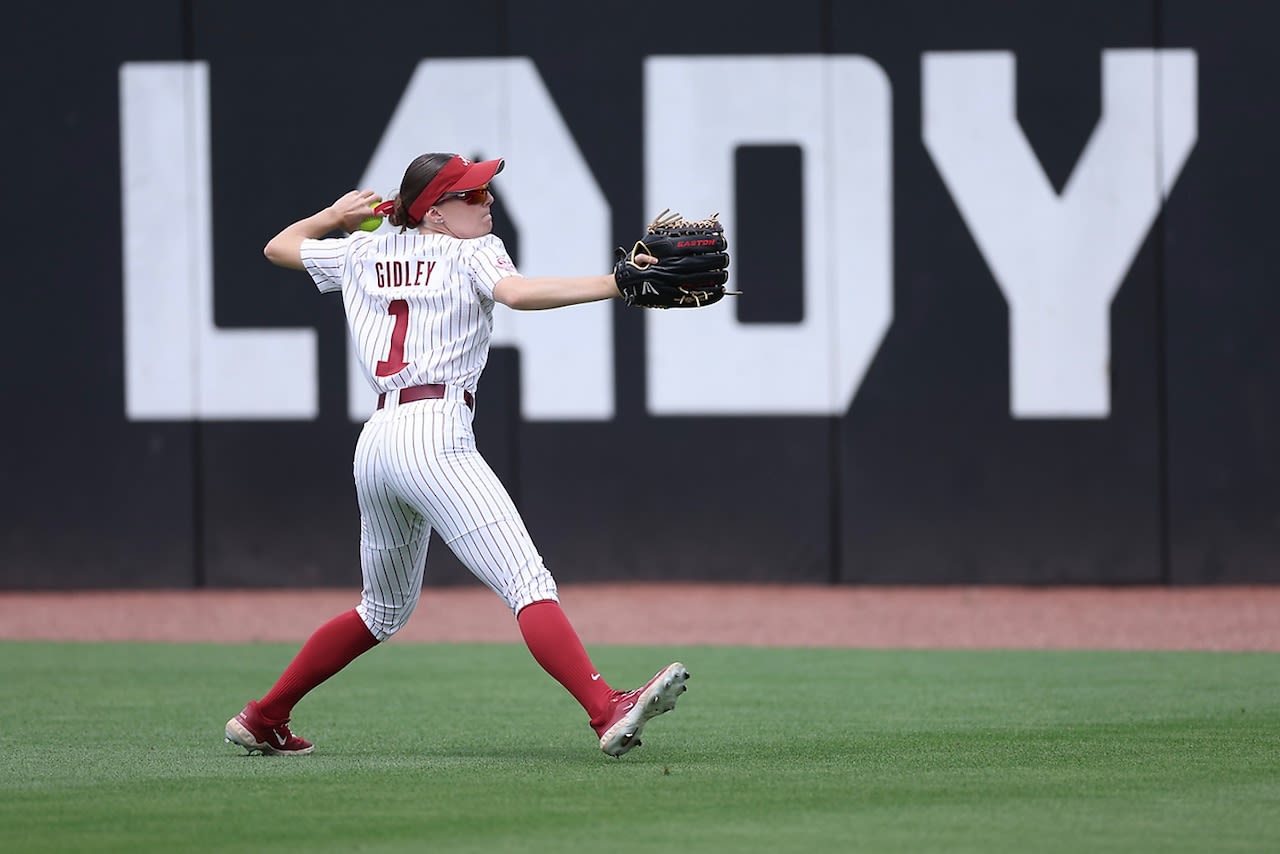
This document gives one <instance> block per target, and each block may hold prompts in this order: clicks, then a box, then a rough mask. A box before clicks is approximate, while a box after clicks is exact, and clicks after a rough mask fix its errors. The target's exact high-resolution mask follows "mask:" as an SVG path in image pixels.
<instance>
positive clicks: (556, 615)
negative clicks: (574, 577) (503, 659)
mask: <svg viewBox="0 0 1280 854" xmlns="http://www.w3.org/2000/svg"><path fill="white" fill-rule="evenodd" d="M414 406H415V408H414V410H412V413H413V414H412V417H406V416H405V415H404V414H402V416H401V418H400V419H397V422H396V423H397V429H398V430H400V431H401V436H400V440H399V441H397V442H394V443H393V444H392V446H393V447H395V448H396V449H397V452H398V453H399V455H400V456H399V458H398V459H397V460H395V461H394V464H393V465H392V466H391V469H392V470H394V471H396V472H398V473H399V476H400V477H402V478H403V482H400V483H397V485H396V486H397V492H398V493H399V494H400V495H403V496H404V497H405V499H406V500H408V501H412V502H414V503H415V507H416V509H417V510H418V512H420V513H422V514H423V516H425V517H426V518H427V520H428V521H429V522H430V524H431V525H432V526H433V527H434V528H435V529H436V530H437V531H438V532H439V534H440V537H441V539H443V540H444V541H445V543H446V544H447V545H448V546H449V548H450V549H451V550H452V551H453V553H454V554H455V555H457V556H458V559H459V560H460V561H462V563H463V564H464V565H465V566H466V567H467V569H469V570H470V571H471V572H472V574H474V575H475V576H476V578H478V579H479V580H480V581H482V582H484V584H485V585H487V586H488V587H489V588H490V589H491V590H493V591H494V592H495V593H497V594H498V595H499V596H500V597H502V599H503V601H504V602H506V603H507V607H509V608H510V609H511V611H512V613H513V614H515V615H516V619H517V622H518V624H519V626H520V631H521V634H522V636H523V638H524V641H525V644H526V646H527V647H528V648H529V652H530V654H531V655H532V656H533V658H534V660H536V661H537V662H538V664H540V665H541V666H542V668H543V669H544V670H546V671H547V673H548V674H550V675H551V677H552V678H554V679H555V680H556V681H557V682H559V683H560V684H561V685H563V686H564V687H565V689H566V690H567V691H568V692H569V693H570V694H572V695H573V697H574V699H576V700H577V701H578V702H579V703H580V704H581V705H582V707H583V708H584V709H585V710H586V712H587V714H588V715H589V716H590V717H591V718H592V719H593V721H594V720H596V719H601V718H603V717H606V716H607V715H608V712H609V710H610V708H611V706H610V700H611V699H612V697H614V696H615V695H616V694H617V693H618V692H615V691H613V690H612V689H611V688H610V687H609V684H608V683H607V682H606V681H605V679H603V678H602V677H601V675H600V672H599V671H598V670H596V668H595V666H594V665H593V664H592V662H591V658H590V657H589V656H588V655H587V651H586V649H585V648H584V647H583V645H582V641H581V639H580V638H579V637H578V633H577V632H576V631H575V630H574V628H573V626H572V624H570V622H569V619H568V618H567V617H566V616H565V614H564V611H563V610H562V609H561V607H560V602H559V595H558V593H557V591H556V583H555V579H554V578H552V576H551V573H550V572H548V571H547V568H546V566H545V565H544V564H543V561H542V555H540V554H539V553H538V550H537V549H536V548H535V547H534V544H533V540H532V538H530V536H529V532H528V530H527V529H526V528H525V524H524V520H523V519H522V518H521V517H520V513H519V511H517V509H516V507H515V504H514V503H513V502H512V500H511V496H510V495H509V494H508V493H507V490H506V487H504V486H503V485H502V482H501V481H500V480H499V479H498V477H497V475H496V474H495V473H494V472H493V469H492V468H490V467H489V464H488V463H487V462H485V460H484V458H483V457H481V455H480V453H479V451H478V450H477V448H476V445H475V436H474V434H473V433H472V430H471V413H470V411H469V410H467V409H466V408H465V407H463V406H461V405H460V404H458V403H443V402H441V403H437V402H435V401H428V402H425V403H421V404H415V405H414Z"/></svg>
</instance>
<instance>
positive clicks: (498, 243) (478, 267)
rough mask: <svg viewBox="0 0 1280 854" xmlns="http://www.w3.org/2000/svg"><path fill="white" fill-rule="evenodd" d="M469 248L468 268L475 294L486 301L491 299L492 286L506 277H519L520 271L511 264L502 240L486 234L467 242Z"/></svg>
mask: <svg viewBox="0 0 1280 854" xmlns="http://www.w3.org/2000/svg"><path fill="white" fill-rule="evenodd" d="M467 243H468V244H470V246H471V250H472V253H471V257H470V259H469V261H468V267H469V269H470V271H471V279H472V281H473V282H474V283H475V286H476V293H478V294H480V295H481V296H483V297H484V298H485V299H487V300H492V299H493V286H494V285H496V284H498V282H500V281H502V280H503V279H505V278H507V277H508V276H519V275H520V271H519V270H517V269H516V265H515V264H514V263H512V261H511V256H510V255H508V254H507V247H506V246H505V245H504V244H503V242H502V238H500V237H498V236H497V235H494V234H486V235H485V236H484V237H478V238H476V239H475V240H469V241H467Z"/></svg>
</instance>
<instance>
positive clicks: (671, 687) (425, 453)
mask: <svg viewBox="0 0 1280 854" xmlns="http://www.w3.org/2000/svg"><path fill="white" fill-rule="evenodd" d="M503 165H504V164H503V161H502V160H488V161H484V162H480V163H473V162H471V161H470V160H467V159H466V158H464V157H461V156H459V155H457V154H424V155H422V156H420V157H418V158H416V159H415V160H414V161H413V162H412V163H410V164H409V166H408V168H407V169H406V170H405V173H404V179H403V181H402V182H401V184H400V191H399V193H398V194H397V196H396V198H395V199H394V200H391V201H388V202H383V203H382V204H379V205H378V207H377V209H376V212H377V213H378V214H379V215H386V216H387V218H388V220H389V221H390V222H391V224H392V225H394V226H398V227H399V231H398V232H396V233H384V234H370V233H367V232H363V231H359V230H358V227H359V224H360V223H361V221H363V220H365V219H366V218H368V216H369V206H370V204H371V203H377V202H381V201H382V200H381V199H380V198H379V197H378V196H376V195H375V194H374V193H372V192H370V191H367V190H365V191H355V190H353V191H351V192H349V193H347V194H345V195H344V196H342V197H341V198H339V199H338V200H337V201H335V202H334V203H333V204H332V205H330V206H329V207H327V208H325V209H324V210H321V211H319V212H318V213H315V214H313V215H312V216H309V217H307V218H306V219H302V220H299V221H298V222H295V223H293V224H292V225H290V226H288V227H287V228H285V229H284V230H283V231H281V232H280V233H279V234H277V235H276V236H275V237H274V238H272V239H271V241H270V242H269V243H268V244H267V246H266V248H265V250H264V253H265V254H266V256H267V259H268V260H269V261H271V263H273V264H276V265H278V266H281V267H288V268H291V269H296V270H305V271H306V272H307V273H309V274H310V275H311V278H312V279H313V280H314V281H315V283H316V286H317V287H318V288H319V289H320V292H321V293H331V292H339V293H341V294H342V302H343V307H344V309H345V311H346V318H347V325H348V328H349V330H350V333H351V339H352V341H353V342H354V345H355V348H356V350H357V352H358V353H359V355H360V361H361V364H362V365H363V366H364V369H365V373H366V375H367V376H368V379H369V382H371V383H372V384H373V387H374V388H375V389H376V390H377V392H378V405H377V409H376V410H375V411H374V413H373V415H372V416H371V417H370V418H369V420H368V422H367V423H366V424H365V426H364V429H363V430H362V431H361V433H360V438H359V440H358V441H357V443H356V450H355V465H354V471H355V483H356V496H357V499H358V502H359V506H360V566H361V573H362V575H363V579H364V589H363V591H362V592H361V597H360V604H359V605H358V606H357V607H356V608H354V609H352V610H350V611H347V612H345V613H343V614H339V615H338V616H336V617H334V618H333V619H331V620H329V621H328V622H327V623H325V624H324V625H322V626H320V628H318V629H317V630H316V631H315V633H314V634H312V635H311V637H310V638H309V639H308V640H307V642H306V643H305V644H304V645H303V646H302V649H301V650H300V651H299V652H298V654H297V655H296V656H295V657H294V659H293V661H292V662H291V663H290V664H289V666H288V667H287V668H286V669H285V671H284V673H283V674H282V675H281V676H280V678H279V680H278V681H277V682H276V684H275V686H274V687H273V688H272V689H271V690H270V691H269V692H268V693H267V694H266V695H265V696H263V697H262V698H261V699H259V700H250V701H249V702H248V703H247V704H246V705H245V707H244V710H243V711H241V712H240V713H239V714H237V715H236V716H235V717H233V718H232V719H231V720H229V721H227V725H226V739H227V741H229V742H232V743H234V744H238V745H240V746H241V747H244V748H245V749H246V750H248V751H249V752H250V753H255V752H258V753H264V754H265V753H274V754H286V755H297V754H303V753H310V752H311V751H312V749H313V745H312V744H311V742H309V741H307V740H306V739H304V738H300V737H299V736H297V735H294V734H293V733H292V732H291V731H290V729H289V725H288V724H289V719H290V717H291V715H292V713H293V708H294V706H295V705H296V704H297V702H298V701H299V700H301V699H302V697H303V696H305V695H306V694H307V692H309V691H310V690H311V689H312V688H315V687H316V686H317V685H319V684H320V683H321V682H323V681H325V680H326V679H328V678H329V677H330V676H332V675H334V674H335V673H337V672H338V671H339V670H341V669H342V668H343V667H345V666H346V665H347V664H349V663H350V662H351V661H353V660H354V659H355V658H357V657H358V656H360V655H361V654H363V653H365V652H367V651H368V650H370V649H372V648H373V647H374V646H376V645H377V644H378V643H379V642H381V641H384V640H386V639H387V638H389V637H391V636H392V635H393V634H395V633H396V631H398V630H399V629H400V628H402V627H403V626H404V625H405V623H406V622H407V621H408V619H409V615H410V614H412V613H413V609H414V607H415V606H416V605H417V604H418V599H419V597H420V596H421V594H422V573H423V569H424V567H425V564H426V557H427V544H428V541H429V539H430V536H431V532H432V530H433V529H434V530H435V531H438V532H439V534H440V536H441V538H442V539H443V540H444V542H446V543H447V544H448V545H449V547H450V548H451V549H452V550H453V552H454V554H456V555H457V556H458V558H459V559H460V560H461V561H462V562H463V563H464V564H465V565H466V566H467V568H468V569H470V570H471V572H472V573H474V574H475V576H476V577H477V578H478V579H480V580H481V581H483V582H484V583H485V584H486V585H488V586H489V588H490V589H492V590H493V591H494V592H495V593H497V594H498V595H499V596H501V597H502V599H503V600H504V601H505V602H506V603H507V605H508V607H510V608H511V611H512V613H513V614H515V616H516V621H517V623H518V625H519V627H520V633H521V635H522V637H523V638H524V641H525V643H526V644H527V645H528V647H529V651H530V653H532V655H533V657H534V659H535V660H536V661H537V662H538V663H539V664H540V665H541V666H542V667H543V669H545V670H546V671H547V672H548V673H549V674H551V676H552V677H553V678H555V679H556V681H558V682H559V683H560V684H561V685H563V686H564V687H565V688H566V689H567V690H568V691H569V693H570V694H572V695H573V697H574V698H575V699H576V700H577V701H578V702H579V703H581V704H582V707H583V709H585V710H586V712H587V715H588V716H589V718H590V723H591V726H592V728H593V729H594V730H595V732H596V735H597V736H599V739H600V749H601V750H603V751H604V752H605V753H606V754H608V755H610V756H621V755H622V754H624V753H626V752H627V751H628V750H630V749H631V748H633V747H636V746H638V745H639V744H640V733H641V730H642V729H643V728H644V725H645V723H646V722H647V721H648V720H650V719H651V718H653V717H654V716H656V715H659V714H662V713H663V712H666V711H669V710H671V709H672V708H674V707H675V703H676V699H677V698H678V697H679V695H680V694H681V693H682V692H683V691H684V690H685V680H687V679H688V678H689V673H688V671H687V670H685V667H684V665H683V664H681V663H680V662H674V663H672V664H669V665H667V666H666V667H664V668H663V669H662V670H660V671H658V673H657V674H656V675H655V676H654V677H653V678H652V679H650V680H649V682H648V683H646V684H645V685H644V686H643V687H641V688H637V689H636V690H634V691H626V692H623V691H615V690H614V689H613V688H611V687H609V684H608V683H607V682H606V681H605V680H604V678H602V677H601V675H600V672H599V671H598V670H596V668H595V666H594V665H593V664H592V663H591V659H590V657H589V656H588V655H587V652H586V650H585V649H584V648H583V645H582V642H581V640H580V639H579V637H578V634H577V632H576V631H575V630H574V628H573V626H572V624H571V623H570V622H569V620H568V618H567V617H566V616H565V614H564V612H563V611H562V610H561V608H560V604H559V598H558V596H557V593H556V584H555V580H554V579H553V578H552V576H551V573H550V572H548V571H547V568H546V567H545V566H544V565H543V562H542V556H541V555H540V554H539V553H538V550H537V549H536V548H535V547H534V544H533V541H532V539H531V538H530V537H529V532H528V531H527V530H526V529H525V525H524V521H523V520H522V519H521V517H520V513H519V512H518V511H517V510H516V507H515V505H514V504H513V503H512V501H511V498H510V496H509V495H508V494H507V491H506V489H505V488H504V487H503V485H502V483H501V482H500V481H499V480H498V478H497V476H496V475H495V474H494V472H493V470H492V469H490V468H489V465H488V464H487V463H486V462H485V461H484V459H483V458H482V457H481V456H480V454H479V452H478V451H477V450H476V443H475V435H474V434H473V432H472V429H471V421H472V417H473V410H474V408H475V394H476V387H477V386H478V384H479V380H480V374H481V372H482V371H483V370H484V366H485V362H486V361H487V359H488V356H489V336H490V331H491V329H492V326H493V306H494V303H495V302H500V303H502V304H503V305H506V306H510V307H511V308H514V309H526V310H532V309H546V308H558V307H561V306H568V305H576V304H579V303H586V302H594V301H597V300H602V299H608V298H611V297H616V296H618V289H617V287H616V286H615V283H614V278H613V276H612V275H602V276H583V277H576V278H566V277H560V276H544V277H537V278H526V277H524V276H521V275H520V273H519V272H517V270H516V268H515V265H514V264H512V262H511V259H510V258H509V257H508V256H507V252H506V249H505V247H504V246H503V243H502V240H500V239H499V238H498V237H496V236H495V235H493V234H492V233H491V231H492V229H493V217H492V216H491V214H490V208H491V207H492V205H493V194H492V193H491V192H490V191H489V182H490V180H492V178H493V177H494V176H495V175H496V174H498V173H499V172H501V171H502V167H503ZM338 230H343V231H347V232H352V233H351V234H349V235H348V236H346V237H342V238H330V239H322V238H324V237H325V235H328V234H331V233H333V232H335V231H338ZM649 260H651V261H652V260H656V259H649Z"/></svg>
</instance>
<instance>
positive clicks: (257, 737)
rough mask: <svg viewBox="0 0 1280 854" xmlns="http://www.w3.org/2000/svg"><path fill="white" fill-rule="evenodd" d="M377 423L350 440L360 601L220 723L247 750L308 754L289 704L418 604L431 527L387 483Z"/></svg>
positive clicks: (390, 629) (385, 633)
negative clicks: (267, 688) (357, 512)
mask: <svg viewBox="0 0 1280 854" xmlns="http://www.w3.org/2000/svg"><path fill="white" fill-rule="evenodd" d="M379 421H381V419H378V420H377V421H371V422H370V423H369V424H366V425H365V428H364V430H363V431H361V434H360V439H359V441H358V442H357V443H356V455H355V464H354V470H355V481H356V496H357V499H358V500H359V504H360V516H361V536H360V552H361V573H362V575H363V577H364V591H363V593H362V596H361V602H360V605H359V606H358V607H357V608H354V609H352V610H350V611H346V612H344V613H341V614H339V615H337V616H336V617H334V618H333V619H331V620H329V621H328V622H326V623H325V624H324V625H322V626H320V628H318V629H316V631H315V632H314V633H312V635H311V637H310V638H308V639H307V642H306V643H305V644H303V646H302V649H301V650H299V651H298V654H297V655H296V656H294V658H293V660H292V661H291V662H290V663H289V666H288V667H287V668H286V669H285V671H284V673H282V674H281V675H280V678H279V679H277V680H276V683H275V685H274V686H273V687H272V688H271V690H270V691H269V692H268V693H267V694H266V695H264V696H263V697H262V699H261V700H250V701H249V702H248V703H246V704H245V707H244V709H243V710H242V711H241V712H240V713H239V714H237V715H236V716H235V717H233V718H232V719H231V720H229V721H227V724H226V727H225V737H226V740H227V741H229V742H232V743H234V744H238V745H240V746H241V747H243V748H245V749H246V750H248V751H249V752H250V753H255V752H259V753H274V754H283V755H299V754H305V753H310V752H311V750H312V744H311V742H309V741H307V740H306V739H304V738H300V737H298V736H295V735H294V734H293V733H292V732H291V731H290V730H289V725H288V724H289V719H290V717H291V715H292V713H293V707H294V705H296V704H297V703H298V701H299V700H301V699H302V698H303V697H304V696H305V695H306V694H307V693H308V692H310V691H311V690H312V689H313V688H315V687H316V686H318V685H319V684H321V683H322V682H324V681H325V680H327V679H328V678H329V677H331V676H333V675H334V674H335V673H337V672H338V671H340V670H342V668H344V667H346V666H347V665H348V664H350V663H351V662H352V661H354V660H355V659H356V658H358V657H359V656H361V655H363V654H364V653H365V652H368V651H369V650H370V649H372V648H373V647H374V646H376V645H377V644H378V642H379V641H381V640H385V639H386V638H388V637H390V636H391V635H392V634H394V633H395V632H396V631H397V630H398V629H399V628H400V627H401V626H403V625H404V623H405V621H407V620H408V618H409V615H410V614H411V613H412V612H413V608H414V606H415V605H416V604H417V602H418V595H419V592H420V590H421V584H422V566H423V563H424V562H425V559H426V548H427V543H428V541H429V538H430V535H431V529H430V528H429V527H427V525H426V523H425V522H424V521H423V519H422V517H421V516H420V515H418V514H417V513H416V512H415V511H414V510H413V509H412V508H411V507H409V506H408V505H406V504H404V503H403V502H401V501H400V500H399V499H398V498H397V497H396V496H395V495H394V493H393V492H392V491H391V490H390V489H389V488H388V487H387V484H386V482H385V479H384V478H383V472H382V465H381V456H382V455H381V451H380V450H379V444H380V443H381V441H383V439H382V437H383V435H384V434H385V431H384V430H383V429H382V425H381V424H380V423H378V422H379ZM415 568H416V569H415Z"/></svg>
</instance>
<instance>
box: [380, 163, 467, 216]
mask: <svg viewBox="0 0 1280 854" xmlns="http://www.w3.org/2000/svg"><path fill="white" fill-rule="evenodd" d="M453 158H454V155H452V154H441V153H439V152H433V153H431V154H420V155H418V156H417V157H415V158H414V159H413V162H412V163H410V164H409V166H408V168H406V169H405V170H404V178H402V179H401V180H400V192H399V193H397V194H396V206H395V209H394V210H392V211H391V213H389V214H387V221H388V222H390V223H391V224H392V225H394V226H396V227H397V228H400V229H401V230H404V229H406V228H417V227H418V226H419V225H421V223H422V220H418V221H417V222H410V221H409V208H410V207H412V206H413V203H414V202H415V201H417V198H418V196H419V195H420V194H421V193H422V191H423V190H425V189H426V188H427V185H428V184H430V183H431V179H432V178H434V177H436V175H437V174H439V172H440V170H441V169H443V168H444V166H445V164H446V163H448V162H449V161H450V160H452V159H453Z"/></svg>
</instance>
